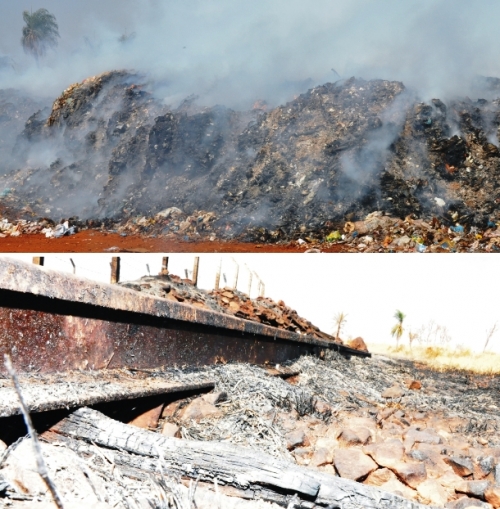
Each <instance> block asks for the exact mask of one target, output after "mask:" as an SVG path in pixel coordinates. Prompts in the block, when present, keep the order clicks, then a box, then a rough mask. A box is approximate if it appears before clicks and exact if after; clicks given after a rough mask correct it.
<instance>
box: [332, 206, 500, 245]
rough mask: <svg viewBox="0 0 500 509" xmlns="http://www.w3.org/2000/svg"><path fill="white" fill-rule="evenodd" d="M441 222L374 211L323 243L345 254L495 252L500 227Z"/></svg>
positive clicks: (492, 224)
mask: <svg viewBox="0 0 500 509" xmlns="http://www.w3.org/2000/svg"><path fill="white" fill-rule="evenodd" d="M455 220H456V222H455V223H454V224H453V223H451V224H450V223H449V222H448V221H446V222H441V221H440V220H439V219H437V218H436V217H434V218H432V219H431V220H430V221H429V222H427V221H424V220H422V219H413V218H412V217H411V216H408V217H406V218H405V219H397V218H394V217H391V216H386V215H384V214H383V213H382V212H380V211H377V212H373V213H371V214H368V215H367V216H366V218H365V219H364V220H362V221H347V222H346V223H345V224H344V227H343V228H342V230H334V231H332V232H330V233H329V234H328V235H326V236H325V238H324V242H326V243H328V244H340V245H343V246H344V248H345V249H344V250H345V251H348V252H365V253H370V252H418V253H426V252H429V253H445V252H452V253H457V252H488V253H489V252H498V251H500V227H499V225H498V224H497V223H493V222H490V223H489V224H488V226H487V228H486V229H479V228H478V227H475V226H468V225H463V224H460V222H458V221H457V220H458V217H455Z"/></svg>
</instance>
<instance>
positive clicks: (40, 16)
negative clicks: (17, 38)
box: [21, 9, 60, 65]
mask: <svg viewBox="0 0 500 509" xmlns="http://www.w3.org/2000/svg"><path fill="white" fill-rule="evenodd" d="M23 19H24V22H25V23H26V25H25V26H24V27H23V37H22V39H21V44H22V45H23V48H24V51H25V52H26V53H31V54H32V55H33V56H34V57H35V60H36V63H37V65H38V63H39V59H40V57H43V56H44V55H45V53H46V52H47V49H48V48H54V47H56V46H57V38H58V37H60V36H59V26H58V25H57V22H56V18H55V16H54V15H53V14H50V12H49V11H48V10H47V9H38V11H35V12H31V13H29V12H28V11H24V12H23Z"/></svg>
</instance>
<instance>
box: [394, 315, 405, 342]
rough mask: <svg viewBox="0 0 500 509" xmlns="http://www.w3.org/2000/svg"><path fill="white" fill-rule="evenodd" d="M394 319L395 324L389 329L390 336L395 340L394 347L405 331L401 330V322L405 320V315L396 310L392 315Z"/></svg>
mask: <svg viewBox="0 0 500 509" xmlns="http://www.w3.org/2000/svg"><path fill="white" fill-rule="evenodd" d="M394 318H395V319H396V320H397V323H396V325H394V327H393V328H392V329H391V335H392V337H395V338H396V345H399V340H400V339H401V336H402V335H403V333H404V331H405V330H404V328H403V321H404V319H405V318H406V315H405V314H404V313H403V312H402V311H399V309H398V310H396V313H394Z"/></svg>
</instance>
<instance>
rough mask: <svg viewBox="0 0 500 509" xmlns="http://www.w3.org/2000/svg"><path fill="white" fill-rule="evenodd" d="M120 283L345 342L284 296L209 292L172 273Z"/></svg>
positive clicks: (219, 291)
mask: <svg viewBox="0 0 500 509" xmlns="http://www.w3.org/2000/svg"><path fill="white" fill-rule="evenodd" d="M119 284H120V285H121V286H124V287H125V288H129V289H131V290H136V291H140V292H144V293H147V294H151V295H155V296H157V297H163V298H165V299H167V300H171V301H173V302H182V303H184V304H189V305H191V306H196V307H200V308H204V309H210V310H212V311H218V312H220V313H227V314H230V315H233V316H237V317H239V318H244V319H245V320H251V321H254V322H259V323H262V324H264V325H270V326H272V327H277V328H279V329H284V330H289V331H291V332H296V333H298V334H306V335H309V336H312V337H314V338H318V339H323V340H326V341H333V342H337V343H342V341H341V340H340V339H339V338H337V339H336V338H334V337H333V336H331V335H329V334H326V333H325V332H322V331H321V330H320V329H319V328H318V327H316V326H315V325H313V324H312V323H311V322H309V321H308V320H306V319H305V318H302V317H300V316H299V315H298V313H297V311H295V310H293V309H291V308H290V307H289V306H287V305H286V304H285V303H284V302H283V301H282V300H280V301H279V302H274V301H273V300H272V299H270V298H268V297H257V298H256V299H251V298H250V297H249V296H248V295H246V294H244V293H242V292H240V291H238V290H235V289H231V288H223V289H219V290H213V291H210V292H208V291H206V290H203V289H200V288H197V287H195V286H194V285H193V283H192V281H191V280H190V279H182V278H180V277H179V276H175V275H172V274H169V275H160V276H144V277H142V278H141V279H139V280H137V281H124V282H121V283H119Z"/></svg>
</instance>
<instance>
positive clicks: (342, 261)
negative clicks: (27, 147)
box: [9, 240, 500, 352]
mask: <svg viewBox="0 0 500 509" xmlns="http://www.w3.org/2000/svg"><path fill="white" fill-rule="evenodd" d="M54 242H57V240H55V241H54ZM9 256H16V257H17V258H20V259H22V260H25V261H31V259H32V256H31V255H9ZM112 256H113V255H111V254H95V255H94V254H90V255H89V254H72V255H69V254H47V255H46V266H47V268H53V269H56V270H64V271H67V272H72V270H73V268H72V265H71V263H70V261H69V258H70V257H71V258H73V260H74V262H75V264H76V267H77V275H81V276H83V277H87V278H91V279H96V280H100V281H103V282H109V276H110V267H109V263H110V260H111V257H112ZM120 256H121V259H122V271H121V272H122V280H129V279H137V278H139V277H141V276H142V275H144V274H147V267H146V264H148V265H149V271H150V273H151V274H157V273H158V272H159V271H160V268H161V257H162V255H161V254H144V255H142V254H121V255H120ZM194 256H195V255H192V254H172V255H170V261H169V269H170V272H171V273H172V274H177V275H179V276H181V277H185V272H184V271H185V269H188V270H191V269H192V267H193V261H194ZM199 256H200V272H199V274H200V275H199V286H200V287H201V288H206V289H212V288H213V285H214V281H215V273H216V270H217V267H218V264H219V263H220V260H221V259H222V272H223V273H224V274H225V275H226V279H227V285H228V286H232V285H233V282H234V274H235V267H236V265H235V264H234V261H233V260H236V261H237V262H238V264H239V265H240V273H239V278H238V289H239V290H241V291H244V292H247V291H248V281H249V278H248V270H247V268H249V269H250V270H252V271H254V272H255V273H257V274H258V276H259V277H260V278H261V279H262V280H263V281H264V282H265V285H266V295H267V296H269V297H271V298H273V299H274V300H276V301H278V300H280V299H283V300H284V301H285V303H286V304H287V305H289V306H291V307H292V308H294V309H296V310H297V312H298V313H299V314H300V315H301V316H303V317H305V318H307V319H308V320H310V321H311V322H312V323H314V324H315V325H317V326H319V327H320V328H321V329H322V330H324V331H326V332H329V333H331V332H332V331H333V328H334V326H333V316H334V315H335V314H336V313H338V312H339V311H343V312H345V313H347V314H348V317H347V318H348V320H347V325H346V328H345V331H344V333H343V334H342V336H343V337H344V338H347V337H349V336H352V337H357V336H362V337H363V338H364V339H365V340H366V341H367V342H368V343H370V342H378V343H394V340H393V339H392V337H391V334H390V330H391V328H392V326H393V325H394V324H395V320H394V313H395V311H396V309H400V310H401V311H403V312H404V313H405V314H406V315H407V318H406V321H405V326H406V328H407V330H409V329H413V330H416V329H418V328H419V327H421V326H422V325H425V324H427V323H429V322H430V321H431V320H434V321H435V322H436V323H438V324H440V325H443V326H445V327H446V328H447V329H448V332H449V334H450V336H451V338H452V340H451V343H450V345H454V346H457V345H460V344H462V345H465V346H467V347H470V348H472V349H477V350H482V348H483V346H484V343H485V340H486V331H487V330H488V329H491V327H492V326H493V325H494V323H495V322H496V321H498V322H499V328H500V309H499V307H498V301H497V297H496V289H497V287H498V284H499V279H500V277H499V275H498V257H496V256H495V255H484V254H477V255H475V254H461V255H456V256H454V255H442V256H440V255H420V254H415V255H408V254H392V255H377V254H374V255H370V254H363V255H359V254H342V255H335V254H235V255H233V256H231V255H226V254H224V255H220V254H201V255H199ZM253 281H254V285H253V287H252V296H256V294H255V292H256V288H257V287H256V285H255V281H256V280H255V278H254V280H253ZM222 284H223V279H221V285H222ZM402 341H403V342H405V343H407V341H408V339H407V335H406V334H405V335H404V337H403V340H402ZM490 347H491V350H495V351H498V352H500V330H499V331H498V332H497V333H496V334H495V335H494V336H493V337H492V339H491V341H490Z"/></svg>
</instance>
